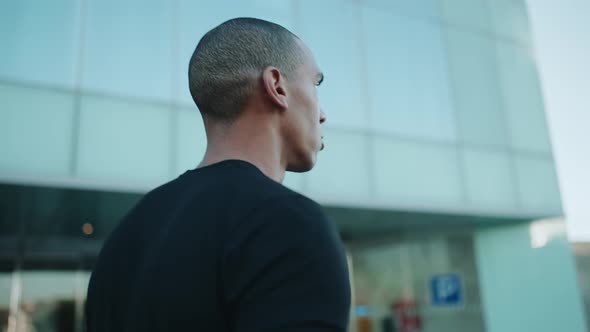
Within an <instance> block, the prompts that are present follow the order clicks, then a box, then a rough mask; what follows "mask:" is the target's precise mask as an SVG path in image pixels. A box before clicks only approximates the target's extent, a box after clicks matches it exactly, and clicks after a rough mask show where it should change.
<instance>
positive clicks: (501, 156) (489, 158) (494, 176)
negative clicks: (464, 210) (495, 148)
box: [463, 149, 516, 210]
mask: <svg viewBox="0 0 590 332" xmlns="http://www.w3.org/2000/svg"><path fill="white" fill-rule="evenodd" d="M463 163H464V169H465V173H464V174H465V180H466V183H467V195H468V197H469V199H470V201H471V202H472V203H473V204H474V205H476V206H477V207H479V208H482V209H487V210H494V209H496V210H497V209H498V208H515V207H516V193H515V189H514V181H513V179H514V176H513V174H512V164H511V161H510V156H509V155H508V154H507V153H501V152H488V151H478V150H472V149H465V150H463Z"/></svg>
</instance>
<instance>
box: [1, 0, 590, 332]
mask: <svg viewBox="0 0 590 332" xmlns="http://www.w3.org/2000/svg"><path fill="white" fill-rule="evenodd" d="M238 16H251V17H258V18H263V19H267V20H270V21H273V22H276V23H279V24H282V25H283V26H285V27H286V28H288V29H290V30H291V31H293V32H294V33H295V34H297V35H298V36H299V37H301V38H302V39H303V40H304V41H305V42H306V43H307V44H308V45H309V46H310V48H311V49H312V51H313V52H314V54H315V56H316V59H317V62H318V63H319V65H320V67H321V68H322V70H323V71H324V73H325V75H326V80H325V82H324V83H323V84H322V87H321V88H320V89H319V92H320V102H321V104H322V106H323V109H324V111H325V112H326V114H327V117H328V121H327V122H326V124H325V141H326V146H327V149H326V150H325V151H323V152H322V153H321V154H320V155H319V161H318V164H317V166H316V168H314V169H313V170H312V171H311V172H309V173H305V174H293V173H289V174H288V175H287V178H286V180H285V185H287V186H288V187H291V188H293V189H294V190H297V191H299V192H302V193H303V194H306V195H308V196H310V197H311V198H313V199H315V200H317V201H318V202H320V203H321V204H323V205H324V206H325V207H326V210H327V211H328V213H329V214H330V215H331V217H332V219H333V220H334V221H335V222H336V223H337V224H338V226H339V229H340V231H341V234H342V238H343V240H344V242H345V244H346V247H347V249H348V253H349V262H350V266H351V276H352V278H351V279H352V283H353V285H352V286H353V289H354V299H353V302H354V303H353V305H354V307H353V308H352V311H351V312H352V315H351V324H350V330H351V331H359V332H364V331H388V329H389V328H391V325H392V322H391V321H395V322H396V323H397V325H398V329H399V328H400V324H404V323H403V321H404V319H403V318H404V317H403V315H402V314H400V312H401V311H403V310H400V309H399V307H396V304H399V303H405V304H408V305H409V306H410V307H411V308H410V310H409V311H411V312H412V313H411V314H408V315H409V316H412V317H414V316H415V317H419V321H420V323H419V325H420V326H421V327H420V331H428V332H430V331H432V332H434V331H438V332H444V331H453V332H460V331H469V332H474V331H489V332H511V331H552V332H553V331H571V332H578V331H580V332H581V331H585V330H586V318H585V314H584V311H583V304H582V300H581V296H580V290H579V286H578V283H577V280H576V271H575V262H574V258H573V254H572V251H571V249H570V247H569V244H568V242H567V239H566V237H565V232H564V229H563V222H562V221H561V220H560V219H559V217H560V216H561V215H562V214H563V213H562V208H561V203H560V195H559V188H558V183H557V179H556V172H555V164H554V161H553V156H552V151H551V144H550V138H549V132H548V129H547V124H546V118H545V112H544V107H543V98H542V91H541V90H540V85H539V78H538V74H537V69H536V63H535V56H534V48H533V45H532V42H531V36H530V31H529V24H528V17H527V8H526V4H525V2H524V1H521V0H413V1H401V0H389V1H384V0H322V1H311V0H283V1H270V0H243V1H230V0H217V1H204V0H203V1H188V0H172V1H168V0H147V1H146V0H143V1H139V0H124V1H120V0H118V1H115V0H100V1H99V0H58V1H50V2H41V1H35V0H20V1H4V2H2V3H0V45H1V46H0V47H1V49H2V52H0V208H1V211H0V239H1V241H0V243H1V244H0V267H1V268H2V269H1V270H0V319H2V324H4V326H5V328H7V329H8V330H9V331H12V332H14V331H28V330H27V329H28V328H29V327H31V328H32V327H34V328H36V329H37V330H38V331H54V330H56V331H57V330H60V331H66V329H69V330H72V331H79V330H81V328H82V323H81V321H82V311H81V308H82V306H83V302H84V296H85V295H84V291H85V285H86V283H87V280H88V275H89V273H88V271H89V269H90V268H91V266H92V262H93V259H94V258H95V256H96V253H97V252H98V250H99V249H100V246H101V243H102V240H103V239H104V237H105V236H107V235H108V233H109V232H110V230H112V228H113V227H114V225H115V224H116V222H117V221H118V220H119V218H120V217H121V216H122V215H123V214H124V213H125V212H126V211H127V209H129V208H130V207H131V206H132V205H133V203H134V202H136V201H137V199H139V197H140V196H141V194H142V193H144V192H146V191H147V190H149V189H151V188H153V187H155V186H157V185H159V184H161V183H163V182H166V181H168V180H170V179H173V178H175V177H176V176H178V175H179V174H181V173H182V172H184V171H185V170H187V169H192V168H194V167H195V166H196V165H197V164H198V163H199V161H200V158H202V155H203V153H204V150H205V144H206V141H205V135H204V129H203V125H202V121H201V118H200V115H199V114H198V110H197V109H196V107H195V106H194V104H193V102H192V99H191V97H190V95H189V92H188V85H187V66H188V60H189V58H190V55H191V54H192V51H193V49H194V47H195V46H196V43H197V42H198V40H199V39H200V37H201V36H202V35H203V34H204V33H205V32H207V31H208V30H210V29H211V28H213V27H214V26H216V25H218V24H219V23H221V22H223V21H224V20H226V19H229V18H233V17H238ZM449 276H452V278H450V277H449ZM441 280H442V281H441ZM449 280H452V281H453V282H450V281H449ZM439 281H440V282H445V283H446V284H445V285H449V282H450V285H455V286H456V285H459V287H455V288H456V289H458V291H457V293H456V295H457V297H458V298H457V299H455V298H453V299H452V300H451V299H448V298H445V299H442V300H441V299H440V298H437V297H436V296H435V295H436V294H439V293H440V292H439V293H437V292H438V291H440V289H439V288H437V287H438V286H437V285H438V284H437V283H438V282H439ZM449 287H451V286H449ZM451 288H453V287H451ZM443 293H444V292H443ZM439 295H440V294H439ZM451 297H452V296H451ZM439 300H441V301H439ZM396 308H397V309H396ZM390 318H391V319H390ZM60 324H62V325H60ZM64 324H65V325H64ZM408 324H411V323H408ZM0 326H2V325H0ZM56 326H59V328H58V327H56ZM66 326H67V327H66Z"/></svg>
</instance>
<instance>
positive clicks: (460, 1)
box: [441, 0, 496, 31]
mask: <svg viewBox="0 0 590 332" xmlns="http://www.w3.org/2000/svg"><path fill="white" fill-rule="evenodd" d="M492 1H496V0H492ZM441 7H442V9H441V10H442V13H443V14H442V17H443V20H444V21H446V22H449V23H451V24H453V25H460V26H463V27H465V28H475V29H478V30H480V31H482V30H485V31H491V30H492V25H491V19H490V9H489V4H488V1H487V0H441Z"/></svg>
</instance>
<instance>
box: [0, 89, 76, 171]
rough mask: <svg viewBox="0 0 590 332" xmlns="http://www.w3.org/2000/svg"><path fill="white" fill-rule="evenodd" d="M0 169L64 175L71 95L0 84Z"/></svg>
mask: <svg viewBox="0 0 590 332" xmlns="http://www.w3.org/2000/svg"><path fill="white" fill-rule="evenodd" d="M0 100H2V111H1V112H0V171H2V173H14V174H30V175H33V176H43V175H67V174H68V173H69V169H70V160H71V151H70V150H71V142H72V119H73V106H74V100H73V96H71V95H70V94H68V93H63V92H55V91H48V90H42V89H33V88H25V87H16V86H10V85H4V84H1V85H0Z"/></svg>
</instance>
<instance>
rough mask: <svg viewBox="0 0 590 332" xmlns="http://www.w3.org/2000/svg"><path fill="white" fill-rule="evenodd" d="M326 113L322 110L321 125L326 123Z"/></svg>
mask: <svg viewBox="0 0 590 332" xmlns="http://www.w3.org/2000/svg"><path fill="white" fill-rule="evenodd" d="M326 119H327V118H326V113H324V111H323V110H320V123H324V122H326Z"/></svg>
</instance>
